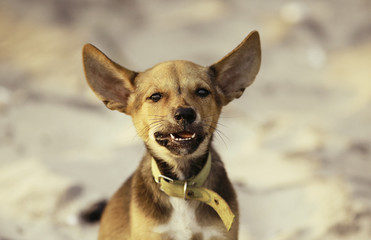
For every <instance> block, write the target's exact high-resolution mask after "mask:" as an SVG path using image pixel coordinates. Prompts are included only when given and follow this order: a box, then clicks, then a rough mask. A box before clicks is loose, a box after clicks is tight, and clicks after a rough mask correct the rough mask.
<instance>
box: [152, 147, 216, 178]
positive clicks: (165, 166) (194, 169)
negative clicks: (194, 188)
mask: <svg viewBox="0 0 371 240" xmlns="http://www.w3.org/2000/svg"><path fill="white" fill-rule="evenodd" d="M208 155H209V152H206V153H205V154H203V155H202V156H200V157H198V158H193V159H187V160H184V161H186V162H181V161H182V160H181V159H180V160H179V159H177V160H175V161H174V162H176V165H175V166H171V165H170V164H169V163H167V162H166V161H165V160H163V159H161V158H158V157H153V159H154V160H155V161H156V163H157V166H158V168H159V170H160V172H161V173H162V174H163V175H164V176H166V177H168V178H171V179H173V180H186V179H189V178H191V177H194V176H196V175H197V174H198V173H199V172H200V171H201V170H202V169H203V167H204V166H205V163H206V161H207V158H208Z"/></svg>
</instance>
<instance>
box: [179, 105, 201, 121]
mask: <svg viewBox="0 0 371 240" xmlns="http://www.w3.org/2000/svg"><path fill="white" fill-rule="evenodd" d="M196 117H197V115H196V112H195V110H193V108H178V109H177V110H176V111H175V114H174V119H175V120H176V121H182V120H184V121H186V122H188V123H193V122H194V121H195V120H196Z"/></svg>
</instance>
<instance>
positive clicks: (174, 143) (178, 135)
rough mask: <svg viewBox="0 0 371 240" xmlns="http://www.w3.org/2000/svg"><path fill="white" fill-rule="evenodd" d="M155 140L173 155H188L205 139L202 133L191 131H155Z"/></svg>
mask: <svg viewBox="0 0 371 240" xmlns="http://www.w3.org/2000/svg"><path fill="white" fill-rule="evenodd" d="M154 137H155V140H156V142H157V143H158V144H159V145H160V146H163V147H165V148H166V149H167V150H169V151H170V152H171V153H172V154H174V155H179V156H183V155H189V154H192V153H194V152H195V151H196V150H197V149H198V147H199V146H200V144H201V143H202V142H203V141H204V139H205V134H204V133H199V132H192V131H180V132H170V133H168V132H155V133H154Z"/></svg>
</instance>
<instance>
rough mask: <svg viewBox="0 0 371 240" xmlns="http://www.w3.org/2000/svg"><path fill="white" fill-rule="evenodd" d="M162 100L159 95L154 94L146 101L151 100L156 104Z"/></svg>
mask: <svg viewBox="0 0 371 240" xmlns="http://www.w3.org/2000/svg"><path fill="white" fill-rule="evenodd" d="M161 98H162V95H161V93H154V94H152V95H151V96H150V97H149V98H148V99H150V100H152V101H153V102H158V101H160V99H161Z"/></svg>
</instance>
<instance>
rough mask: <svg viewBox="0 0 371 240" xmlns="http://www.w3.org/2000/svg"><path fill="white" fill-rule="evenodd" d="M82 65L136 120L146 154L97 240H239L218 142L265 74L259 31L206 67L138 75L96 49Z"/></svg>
mask: <svg viewBox="0 0 371 240" xmlns="http://www.w3.org/2000/svg"><path fill="white" fill-rule="evenodd" d="M83 64H84V70H85V76H86V79H87V82H88V85H89V86H90V88H91V89H92V90H93V92H94V93H95V94H96V95H97V97H98V98H99V99H100V100H101V101H103V103H104V104H105V105H106V107H108V108H109V109H111V110H117V111H119V112H122V113H125V114H128V115H130V116H131V117H132V120H133V123H134V126H135V128H136V130H137V133H138V135H139V136H140V138H141V139H142V140H143V142H144V144H145V147H146V150H147V151H146V153H145V154H144V157H143V158H142V161H141V162H140V164H139V166H138V168H137V170H136V171H135V172H134V173H133V174H132V175H131V176H130V177H129V179H127V180H126V181H125V182H124V184H123V185H122V186H121V187H120V188H119V189H118V191H117V192H116V193H115V194H114V195H113V197H112V198H111V199H110V200H109V202H108V204H107V206H106V208H105V209H104V212H103V215H102V218H101V223H100V224H101V226H100V230H99V237H98V239H99V240H124V239H125V240H131V239H135V240H138V239H143V240H148V239H151V240H156V239H169V240H183V239H184V240H190V239H192V240H209V239H238V225H239V212H238V203H237V197H236V193H235V191H234V189H233V186H232V184H231V182H230V180H229V179H228V176H227V173H226V171H225V168H224V165H223V162H222V161H221V159H220V157H219V155H218V154H217V152H216V151H215V149H214V148H213V146H212V139H213V133H214V132H215V130H216V127H217V122H218V118H219V115H220V113H221V110H222V107H223V106H225V105H227V104H228V103H229V102H231V101H232V100H233V99H235V98H239V97H240V96H241V95H242V93H243V92H244V90H245V88H246V87H248V86H249V85H250V84H252V83H253V82H254V80H255V77H256V75H257V74H258V72H259V69H260V64H261V47H260V37H259V34H258V32H256V31H253V32H251V33H250V34H249V35H248V36H247V37H246V38H245V39H244V41H243V42H242V43H241V44H239V45H238V46H237V47H236V48H235V49H234V50H233V51H231V52H230V53H229V54H227V55H226V56H225V57H224V58H222V59H221V60H220V61H218V62H216V63H215V64H212V65H211V66H207V67H204V66H200V65H197V64H195V63H193V62H190V61H183V60H176V61H167V62H163V63H160V64H157V65H155V66H154V67H152V68H150V69H148V70H146V71H144V72H135V71H131V70H129V69H127V68H125V67H122V66H120V65H119V64H117V63H115V62H114V61H112V60H110V59H109V58H108V57H107V56H106V55H104V54H103V53H102V52H101V51H100V50H98V49H97V48H96V47H94V46H93V45H91V44H86V45H85V46H84V48H83Z"/></svg>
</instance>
